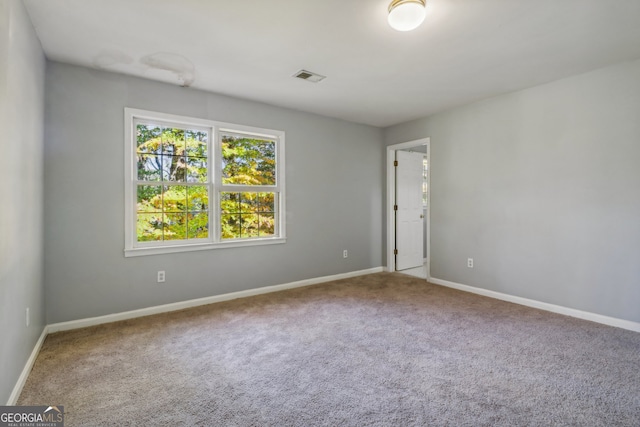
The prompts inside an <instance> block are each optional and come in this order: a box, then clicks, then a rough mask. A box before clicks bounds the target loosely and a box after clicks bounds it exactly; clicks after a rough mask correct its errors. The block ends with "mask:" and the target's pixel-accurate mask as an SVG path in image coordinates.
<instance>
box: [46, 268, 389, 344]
mask: <svg viewBox="0 0 640 427" xmlns="http://www.w3.org/2000/svg"><path fill="white" fill-rule="evenodd" d="M381 271H383V269H382V267H375V268H369V269H367V270H359V271H352V272H349V273H342V274H335V275H332V276H324V277H317V278H313V279H306V280H300V281H297V282H291V283H285V284H282V285H273V286H265V287H263V288H255V289H248V290H246V291H239V292H231V293H228V294H223V295H214V296H211V297H205V298H198V299H192V300H188V301H180V302H175V303H171V304H164V305H158V306H154V307H147V308H141V309H139V310H132V311H125V312H121V313H114V314H107V315H105V316H99V317H91V318H87V319H79V320H71V321H69V322H60V323H52V324H50V325H48V327H47V328H48V333H53V332H60V331H68V330H71V329H78V328H85V327H87V326H95V325H101V324H103V323H111V322H117V321H120V320H127V319H134V318H136V317H142V316H150V315H152V314H159V313H167V312H169V311H176V310H183V309H185V308H191V307H197V306H200V305H207V304H213V303H216V302H221V301H229V300H232V299H237V298H245V297H250V296H253V295H260V294H267V293H270V292H277V291H283V290H285V289H293V288H301V287H303V286H310V285H316V284H318V283H324V282H331V281H333V280H340V279H347V278H349V277H356V276H364V275H365V274H373V273H380V272H381Z"/></svg>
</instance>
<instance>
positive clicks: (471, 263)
mask: <svg viewBox="0 0 640 427" xmlns="http://www.w3.org/2000/svg"><path fill="white" fill-rule="evenodd" d="M467 267H469V268H473V258H467Z"/></svg>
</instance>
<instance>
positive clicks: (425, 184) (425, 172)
mask: <svg viewBox="0 0 640 427" xmlns="http://www.w3.org/2000/svg"><path fill="white" fill-rule="evenodd" d="M428 193H429V161H428V160H427V157H426V156H425V158H424V159H422V206H424V207H425V208H426V207H427V200H429V198H428Z"/></svg>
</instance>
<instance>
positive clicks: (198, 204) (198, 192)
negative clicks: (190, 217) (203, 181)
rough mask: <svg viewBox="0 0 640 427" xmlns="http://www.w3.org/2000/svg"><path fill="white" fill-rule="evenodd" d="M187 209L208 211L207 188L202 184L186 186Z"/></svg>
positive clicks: (190, 210)
mask: <svg viewBox="0 0 640 427" xmlns="http://www.w3.org/2000/svg"><path fill="white" fill-rule="evenodd" d="M187 210H188V211H189V212H194V211H208V210H209V188H208V187H206V186H204V185H202V186H200V185H197V186H196V185H194V186H189V187H187Z"/></svg>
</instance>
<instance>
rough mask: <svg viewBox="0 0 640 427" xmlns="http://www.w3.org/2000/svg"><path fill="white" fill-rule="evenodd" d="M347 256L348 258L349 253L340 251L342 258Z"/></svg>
mask: <svg viewBox="0 0 640 427" xmlns="http://www.w3.org/2000/svg"><path fill="white" fill-rule="evenodd" d="M348 256H349V252H347V250H346V249H345V250H344V251H342V258H346V257H348Z"/></svg>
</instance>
